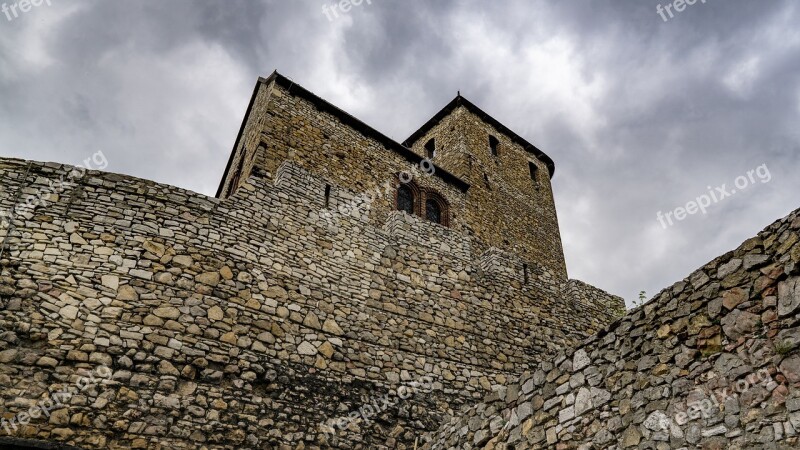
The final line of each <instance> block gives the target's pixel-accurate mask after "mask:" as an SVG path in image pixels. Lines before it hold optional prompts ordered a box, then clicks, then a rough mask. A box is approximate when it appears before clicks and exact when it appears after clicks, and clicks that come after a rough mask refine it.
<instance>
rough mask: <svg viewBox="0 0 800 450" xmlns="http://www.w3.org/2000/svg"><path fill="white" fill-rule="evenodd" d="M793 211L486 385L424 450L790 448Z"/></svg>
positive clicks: (799, 328) (798, 419) (794, 362)
mask: <svg viewBox="0 0 800 450" xmlns="http://www.w3.org/2000/svg"><path fill="white" fill-rule="evenodd" d="M798 312H800V211H796V212H794V213H792V214H791V215H790V216H788V217H787V218H785V219H783V220H780V221H778V222H776V223H774V224H773V225H771V226H769V227H768V228H766V229H765V230H764V231H762V232H761V233H760V234H759V235H758V236H757V237H754V238H752V239H750V240H748V241H746V242H745V243H744V244H743V245H742V246H740V247H739V248H738V249H736V250H735V251H732V252H730V253H727V254H725V255H723V256H721V257H719V258H717V259H715V260H714V261H712V262H710V263H709V264H707V265H705V266H704V267H702V268H701V269H700V270H698V271H696V272H694V273H692V274H691V275H690V276H689V277H688V278H687V279H685V280H683V281H681V282H678V283H676V284H674V285H673V286H671V287H670V288H668V289H665V290H664V291H662V292H661V293H660V294H659V295H658V296H656V297H655V298H654V299H653V300H651V301H650V302H649V303H647V304H646V305H644V306H642V307H640V308H638V309H636V310H634V311H632V312H631V313H629V314H628V315H627V316H625V317H624V318H622V319H620V320H617V321H616V322H614V323H613V324H612V325H611V326H609V327H608V328H607V329H605V330H603V331H601V332H600V333H598V334H597V335H595V336H593V337H592V338H590V339H588V340H587V341H585V342H584V343H582V344H581V345H580V346H578V347H576V348H575V349H573V350H571V351H568V352H564V353H562V354H561V355H560V356H558V357H555V358H552V359H549V360H546V361H542V362H541V363H540V364H538V366H537V367H535V368H533V369H532V370H531V371H530V372H529V373H527V374H525V375H523V376H522V377H521V378H520V379H518V380H516V381H514V382H512V383H510V384H508V385H507V386H505V387H500V388H496V389H495V390H494V392H493V393H492V394H490V395H488V396H487V398H486V399H485V400H484V402H482V403H480V404H478V405H474V406H471V407H469V408H467V409H466V410H464V411H462V412H460V413H459V414H458V415H457V416H456V417H454V418H452V419H451V420H450V421H449V422H448V423H447V424H445V425H443V426H442V427H441V428H440V429H439V430H438V432H436V433H434V434H432V435H431V436H429V442H427V443H426V445H425V447H424V448H427V449H479V448H480V449H498V450H499V449H504V450H510V449H539V448H556V449H586V450H588V449H628V448H634V449H635V448H638V449H670V448H703V449H726V448H730V449H790V448H798V447H800V442H799V440H800V316H798Z"/></svg>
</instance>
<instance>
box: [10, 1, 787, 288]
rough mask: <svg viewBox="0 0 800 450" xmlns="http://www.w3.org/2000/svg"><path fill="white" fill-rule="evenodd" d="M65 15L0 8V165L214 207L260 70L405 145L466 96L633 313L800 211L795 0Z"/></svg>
mask: <svg viewBox="0 0 800 450" xmlns="http://www.w3.org/2000/svg"><path fill="white" fill-rule="evenodd" d="M6 1H7V2H8V3H9V6H10V5H11V4H12V3H14V1H16V0H10V1H9V0H6ZM50 2H51V5H48V4H47V3H43V4H42V5H41V6H37V7H33V8H32V9H31V10H30V11H27V12H24V13H22V12H20V11H19V9H16V12H17V14H18V16H17V17H14V14H13V11H11V10H9V16H6V15H5V14H0V155H1V156H14V157H19V158H25V159H34V160H40V161H57V162H62V163H70V164H79V163H80V162H81V161H82V160H84V159H85V158H87V157H88V156H90V155H91V154H92V153H94V152H96V151H98V150H102V151H103V153H104V154H105V155H106V156H107V158H108V161H109V166H108V168H107V170H108V171H112V172H118V173H125V174H130V175H135V176H138V177H142V178H147V179H152V180H156V181H159V182H163V183H168V184H172V185H176V186H180V187H184V188H188V189H191V190H194V191H197V192H201V193H203V194H207V195H214V193H215V190H216V187H217V185H218V183H219V179H220V177H221V175H222V171H223V170H224V167H225V163H226V161H227V158H228V155H229V152H230V150H231V147H232V145H233V141H234V139H235V137H236V133H237V132H238V129H239V125H240V123H241V120H242V117H243V115H244V113H245V110H246V108H247V104H248V102H249V100H250V95H251V93H252V89H253V86H254V85H255V82H256V79H257V77H258V76H266V75H269V74H270V73H271V72H272V71H273V70H275V69H277V70H279V71H280V72H281V73H283V74H284V75H286V76H288V77H290V78H292V79H293V80H295V81H296V82H297V83H299V84H302V85H303V86H305V87H306V88H308V89H310V90H311V91H312V92H314V93H316V94H318V95H320V96H321V97H323V98H325V99H327V100H329V101H331V102H332V103H334V104H335V105H337V106H339V107H341V108H343V109H344V110H346V111H348V112H350V113H351V114H353V115H355V116H356V117H358V118H360V119H361V120H363V121H364V122H366V123H368V124H370V125H372V126H373V127H375V128H377V129H378V130H381V131H383V132H384V133H386V134H387V135H389V136H391V137H393V138H395V140H398V141H402V140H404V139H405V138H406V137H408V135H409V134H411V132H413V131H414V130H416V128H417V127H419V126H420V125H421V124H423V123H424V122H425V121H426V120H427V119H428V118H430V117H431V116H432V115H433V114H434V113H435V112H437V111H438V110H439V109H440V108H441V107H443V106H444V105H445V104H446V103H447V102H449V101H450V100H451V99H452V98H453V97H454V96H455V94H456V91H457V90H461V93H462V94H463V95H464V96H465V97H467V98H468V99H470V100H471V101H473V102H474V103H476V104H477V105H478V106H480V107H481V108H482V109H484V110H485V111H486V112H488V113H489V114H491V115H493V116H494V117H495V118H497V119H498V120H500V121H501V122H503V123H504V124H505V125H507V126H508V127H509V128H511V129H513V130H514V131H516V132H517V133H518V134H520V135H521V136H523V137H525V138H526V139H527V140H529V141H530V142H532V143H534V144H535V145H537V146H538V147H539V148H541V149H543V150H544V151H545V152H546V153H548V154H549V155H550V156H551V157H552V158H553V159H554V160H555V162H556V175H555V178H554V180H553V184H554V189H555V197H556V204H557V207H558V214H559V220H560V224H561V231H562V237H563V241H564V250H565V253H566V257H567V266H568V270H569V273H570V277H572V278H578V279H581V280H584V281H586V282H589V283H591V284H594V285H596V286H598V287H600V288H603V289H606V290H608V291H610V292H612V293H615V294H619V295H622V296H623V297H625V298H626V299H627V300H628V301H629V302H630V301H632V300H634V299H636V298H637V295H638V292H639V291H641V290H646V291H647V293H648V296H653V295H655V294H657V293H658V291H660V290H661V289H662V288H665V287H667V286H669V285H671V284H672V283H674V282H676V281H679V280H681V279H682V278H684V277H686V276H688V275H689V274H690V273H691V272H692V271H694V270H695V269H697V268H698V267H700V266H702V265H703V264H705V263H706V262H708V261H709V260H711V259H713V258H715V257H716V256H718V255H721V254H723V253H725V252H727V251H728V250H732V249H734V248H735V247H736V246H738V245H739V244H740V243H741V242H742V241H744V240H745V239H747V238H749V237H751V236H754V235H755V234H756V233H757V232H758V231H760V230H761V229H763V228H764V227H765V226H767V225H769V224H770V223H772V222H773V221H775V220H777V219H779V218H781V217H784V216H785V215H787V214H788V213H790V212H791V211H793V210H794V209H796V208H797V207H800V195H798V192H800V175H798V174H800V120H798V119H800V5H799V4H798V2H796V1H791V0H785V1H770V0H767V1H758V2H756V1H744V0H741V1H731V0H725V1H722V0H708V1H707V2H706V3H705V4H702V3H700V2H699V1H698V2H697V3H696V4H695V5H693V6H688V7H686V8H685V10H683V11H682V12H677V11H675V9H670V11H671V12H672V13H673V16H674V17H672V18H670V17H669V13H668V12H666V11H665V12H664V13H663V15H664V17H665V18H666V19H668V21H666V22H665V21H664V19H663V18H662V17H661V15H660V14H659V13H658V12H657V5H658V4H659V3H662V4H663V5H665V6H666V5H667V4H668V3H667V2H666V0H664V1H662V2H659V1H653V0H614V1H611V0H607V1H592V2H589V1H578V0H558V1H556V0H551V1H536V0H519V1H492V2H488V1H485V0H482V1H477V0H475V1H458V2H456V1H435V2H424V3H423V2H422V1H399V0H394V1H390V0H372V1H371V4H367V3H366V0H365V1H364V3H362V4H361V5H360V6H357V7H353V8H352V9H351V10H350V11H349V12H347V13H344V12H341V10H339V11H337V13H338V14H339V17H338V18H337V17H334V14H333V13H331V12H329V13H328V15H326V14H325V13H324V12H323V5H329V6H332V5H333V4H334V2H333V1H325V0H282V1H255V0H226V1H221V0H220V1H210V0H207V1H188V0H169V1H162V0H147V1H143V0H126V1H108V0H104V1H91V0H69V1H67V0H50ZM328 16H330V19H331V20H329V18H328ZM9 17H10V18H11V19H12V20H8V18H9ZM763 165H766V166H763ZM758 167H762V168H761V170H760V171H759V172H750V171H754V170H756V168H758ZM767 171H768V172H769V175H768V176H767ZM748 172H750V175H749V176H748ZM739 176H744V177H745V178H744V180H745V181H746V183H745V182H743V181H742V179H739V183H740V185H742V186H744V185H745V184H747V186H746V188H745V189H736V188H735V187H734V183H735V181H736V180H737V177H739ZM767 180H768V182H764V181H767ZM723 184H726V187H725V190H726V191H728V192H730V191H731V190H733V189H736V191H737V192H736V193H735V194H732V195H729V196H727V197H726V198H724V199H719V201H718V202H713V201H712V205H711V206H709V207H708V208H707V213H706V214H702V213H699V212H698V213H695V214H694V215H688V216H687V217H685V218H684V219H683V220H682V221H676V220H675V219H674V218H673V217H674V212H673V210H675V208H677V207H680V206H684V207H685V206H686V204H687V202H689V201H691V200H693V199H696V198H697V197H698V196H701V195H704V194H708V190H709V187H710V188H711V190H712V191H714V192H715V195H716V196H717V197H719V196H721V195H723V194H721V193H719V192H720V191H717V190H716V189H714V188H716V187H722V185H723ZM709 197H711V196H710V195H709ZM659 211H661V212H662V213H663V214H666V213H667V212H673V216H671V217H670V219H671V220H672V221H673V223H674V224H673V225H672V226H669V223H668V220H667V219H666V218H665V219H663V221H664V223H666V224H667V225H668V226H667V228H666V229H665V228H664V227H663V226H662V225H661V224H660V222H659V220H658V219H657V213H658V212H659Z"/></svg>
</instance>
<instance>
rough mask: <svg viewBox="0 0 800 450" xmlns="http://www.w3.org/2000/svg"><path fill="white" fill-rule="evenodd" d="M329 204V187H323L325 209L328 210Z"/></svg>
mask: <svg viewBox="0 0 800 450" xmlns="http://www.w3.org/2000/svg"><path fill="white" fill-rule="evenodd" d="M330 204H331V185H330V184H326V185H325V208H328V206H330Z"/></svg>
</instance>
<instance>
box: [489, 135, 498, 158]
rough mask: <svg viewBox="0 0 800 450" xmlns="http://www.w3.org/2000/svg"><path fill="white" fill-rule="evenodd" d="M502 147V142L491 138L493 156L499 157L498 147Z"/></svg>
mask: <svg viewBox="0 0 800 450" xmlns="http://www.w3.org/2000/svg"><path fill="white" fill-rule="evenodd" d="M499 146H500V141H498V140H497V138H496V137H494V136H489V148H490V149H491V150H492V156H497V147H499Z"/></svg>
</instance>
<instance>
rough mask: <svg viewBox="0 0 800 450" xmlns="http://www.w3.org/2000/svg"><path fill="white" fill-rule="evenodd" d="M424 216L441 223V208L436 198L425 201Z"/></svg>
mask: <svg viewBox="0 0 800 450" xmlns="http://www.w3.org/2000/svg"><path fill="white" fill-rule="evenodd" d="M425 218H426V219H428V220H430V221H431V222H433V223H438V224H441V223H442V208H441V207H440V206H439V203H438V202H437V201H436V200H428V201H427V202H425Z"/></svg>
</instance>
